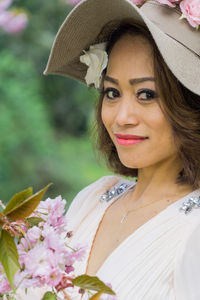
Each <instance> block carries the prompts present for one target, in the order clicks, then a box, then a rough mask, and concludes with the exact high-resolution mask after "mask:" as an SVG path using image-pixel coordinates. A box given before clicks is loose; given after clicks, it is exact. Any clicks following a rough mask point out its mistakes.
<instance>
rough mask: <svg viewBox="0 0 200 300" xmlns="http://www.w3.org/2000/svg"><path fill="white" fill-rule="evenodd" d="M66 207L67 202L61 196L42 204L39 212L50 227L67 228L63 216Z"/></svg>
mask: <svg viewBox="0 0 200 300" xmlns="http://www.w3.org/2000/svg"><path fill="white" fill-rule="evenodd" d="M65 205H66V200H64V199H62V198H61V196H58V197H56V198H55V199H51V198H48V199H46V200H45V201H41V202H40V204H39V205H38V208H37V212H38V213H39V214H40V216H41V217H42V218H43V219H44V220H45V221H46V222H47V223H48V224H49V225H51V226H53V227H56V228H59V227H63V226H66V218H65V217H64V216H63V215H64V213H65Z"/></svg>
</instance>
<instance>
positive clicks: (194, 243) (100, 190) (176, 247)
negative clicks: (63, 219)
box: [20, 176, 200, 300]
mask: <svg viewBox="0 0 200 300" xmlns="http://www.w3.org/2000/svg"><path fill="white" fill-rule="evenodd" d="M124 182H125V183H127V184H128V185H129V188H132V187H133V186H134V185H135V184H136V182H134V181H129V180H124V179H122V178H120V177H118V176H106V177H103V178H101V179H100V180H98V181H96V182H94V183H93V184H91V185H89V186H88V187H86V188H85V189H83V190H82V191H81V192H80V193H79V194H78V195H77V196H76V198H75V199H74V200H73V202H72V204H71V206H70V208H69V210H68V212H67V215H66V216H67V220H68V228H69V230H72V231H73V236H72V238H71V241H70V245H71V246H72V247H73V246H74V245H77V244H83V245H88V248H87V252H86V256H85V259H84V260H83V261H82V262H81V263H78V264H77V265H76V275H80V274H84V273H86V270H87V263H88V259H89V255H90V251H91V247H92V244H93V242H94V238H95V234H96V232H97V230H98V227H99V225H100V223H101V220H102V218H103V216H104V214H105V211H106V209H107V208H108V207H109V206H110V205H111V204H112V203H113V201H117V199H118V198H119V197H121V195H119V196H118V197H114V198H113V199H112V200H111V201H109V202H106V201H104V202H101V201H100V198H101V196H102V194H104V193H105V192H106V191H107V190H109V189H111V188H112V187H113V186H119V185H120V184H121V183H124ZM129 188H128V189H129ZM125 193H126V191H125ZM193 196H200V189H198V190H195V191H193V192H192V193H190V194H188V195H187V196H186V197H184V198H181V199H179V200H178V201H176V202H174V203H173V204H171V205H169V206H168V207H167V208H166V209H164V210H163V211H162V212H160V213H159V214H157V215H156V216H155V217H153V218H152V219H150V220H149V221H148V222H146V223H145V224H144V225H142V226H141V227H140V228H138V229H137V230H136V231H134V232H133V233H132V234H131V235H130V236H129V237H128V238H126V239H125V240H124V241H123V242H122V243H121V244H120V245H119V246H118V247H117V248H116V249H115V250H114V251H113V252H112V253H111V254H110V255H109V256H108V257H107V259H106V260H105V262H104V263H103V265H102V266H101V267H100V269H99V270H98V272H97V273H96V275H97V276H98V277H99V278H100V279H101V280H103V281H104V282H105V283H108V282H109V283H111V284H112V288H113V290H114V291H115V292H116V294H117V299H118V300H200V284H199V278H200V208H193V209H192V211H191V212H190V213H188V214H187V215H186V214H185V213H184V212H180V211H179V208H180V207H181V206H182V203H183V202H184V201H186V200H188V199H189V198H190V197H193ZM102 247H103V241H102ZM67 291H68V289H67ZM26 297H27V298H26ZM26 297H25V296H24V295H21V297H20V299H23V300H25V299H27V300H28V299H29V300H36V299H38V300H39V299H41V290H40V291H38V296H37V291H29V292H28V295H26ZM70 297H71V299H73V300H80V299H84V300H85V299H87V296H86V295H85V296H83V297H82V298H81V295H78V296H77V294H76V295H75V294H74V293H73V292H72V293H70Z"/></svg>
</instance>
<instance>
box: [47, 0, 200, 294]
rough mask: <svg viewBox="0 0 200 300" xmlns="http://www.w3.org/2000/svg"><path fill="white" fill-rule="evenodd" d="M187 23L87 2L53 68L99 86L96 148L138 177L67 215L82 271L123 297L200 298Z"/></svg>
mask: <svg viewBox="0 0 200 300" xmlns="http://www.w3.org/2000/svg"><path fill="white" fill-rule="evenodd" d="M171 2H173V1H170V3H171ZM179 16H180V11H178V10H177V9H174V8H171V7H169V6H166V5H161V4H160V3H158V2H157V1H152V0H151V1H147V2H146V3H145V4H144V5H143V6H142V7H141V8H140V9H139V8H137V7H136V6H135V5H134V4H132V3H131V2H130V1H127V0H86V1H83V2H82V3H81V4H80V5H78V6H77V7H76V8H75V9H74V10H73V11H72V13H71V14H70V15H69V16H68V17H67V19H66V21H65V22H64V24H63V25H62V27H61V29H60V31H59V33H58V35H57V38H56V41H55V43H54V46H53V49H52V53H51V56H50V59H49V63H48V66H47V69H46V71H45V74H49V73H56V74H63V75H67V76H70V77H73V78H76V79H78V80H80V81H83V82H86V83H88V84H93V85H94V86H95V87H96V88H97V89H99V91H100V99H99V102H98V105H97V127H98V146H99V149H100V151H102V152H103V154H104V156H105V157H106V159H107V162H108V165H109V167H110V168H111V169H112V170H114V171H115V172H116V173H118V174H121V175H125V176H130V177H135V176H137V182H136V181H134V180H126V179H124V178H122V177H119V176H108V177H104V178H101V179H100V180H98V181H97V182H95V183H93V184H92V185H90V186H89V187H87V188H85V189H84V190H83V191H81V192H80V193H79V194H78V195H77V197H76V198H75V199H74V201H73V203H72V205H71V206H70V208H69V210H68V213H67V218H68V220H69V226H71V229H72V231H73V236H72V239H71V244H72V245H73V243H77V242H80V243H83V242H84V243H85V244H87V245H88V251H87V254H86V257H85V260H84V261H83V262H82V264H79V265H78V266H77V269H76V272H77V274H82V273H87V274H90V275H97V276H98V277H100V278H101V279H102V280H103V281H104V282H110V283H111V284H112V287H113V289H114V290H115V292H116V294H117V299H120V300H124V299H126V300H127V299H128V300H132V299H135V300H140V299H146V300H147V299H148V300H158V299H159V300H161V299H162V300H169V299H170V300H172V299H173V300H175V299H176V300H199V299H200V290H199V287H198V278H199V275H200V271H199V270H200V260H199V253H200V252H199V251H200V242H199V237H200V226H199V225H200V209H199V206H200V201H199V199H200V198H199V197H200V189H199V187H200V172H199V170H200V161H199V153H200V131H199V128H200V118H199V116H200V57H199V55H200V49H199V44H200V32H199V31H197V30H195V29H194V28H191V27H190V25H189V24H188V22H187V21H186V20H179ZM88 49H89V50H88ZM102 71H103V72H102ZM183 203H185V204H183ZM80 297H81V296H80ZM84 297H85V296H83V299H85V298H84ZM72 298H73V295H72ZM73 299H79V298H76V297H75V296H74V298H73Z"/></svg>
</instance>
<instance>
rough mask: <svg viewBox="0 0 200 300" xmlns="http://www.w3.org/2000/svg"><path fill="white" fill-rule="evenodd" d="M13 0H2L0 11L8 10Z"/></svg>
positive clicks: (0, 1)
mask: <svg viewBox="0 0 200 300" xmlns="http://www.w3.org/2000/svg"><path fill="white" fill-rule="evenodd" d="M12 1H13V0H0V13H2V12H3V11H4V10H6V9H7V8H8V7H9V6H10V5H11V4H12Z"/></svg>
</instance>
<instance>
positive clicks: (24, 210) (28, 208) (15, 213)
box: [6, 183, 51, 221]
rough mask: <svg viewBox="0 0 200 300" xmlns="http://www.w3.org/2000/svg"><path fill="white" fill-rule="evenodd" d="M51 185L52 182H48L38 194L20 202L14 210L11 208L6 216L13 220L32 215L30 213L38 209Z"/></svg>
mask: <svg viewBox="0 0 200 300" xmlns="http://www.w3.org/2000/svg"><path fill="white" fill-rule="evenodd" d="M50 185H51V183H50V184H48V185H47V186H46V187H44V188H43V189H42V190H40V191H39V192H37V193H36V194H34V195H32V196H31V197H29V198H27V199H26V200H24V201H23V202H22V203H19V205H17V206H16V207H15V208H14V209H13V210H11V211H10V212H9V213H8V214H6V216H7V217H8V218H9V219H10V220H11V221H16V220H24V219H25V218H27V217H28V216H30V214H31V213H32V212H33V211H34V210H35V209H36V207H37V206H38V204H39V203H40V201H41V200H42V197H43V196H44V193H45V192H46V190H47V189H48V188H49V186H50Z"/></svg>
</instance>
